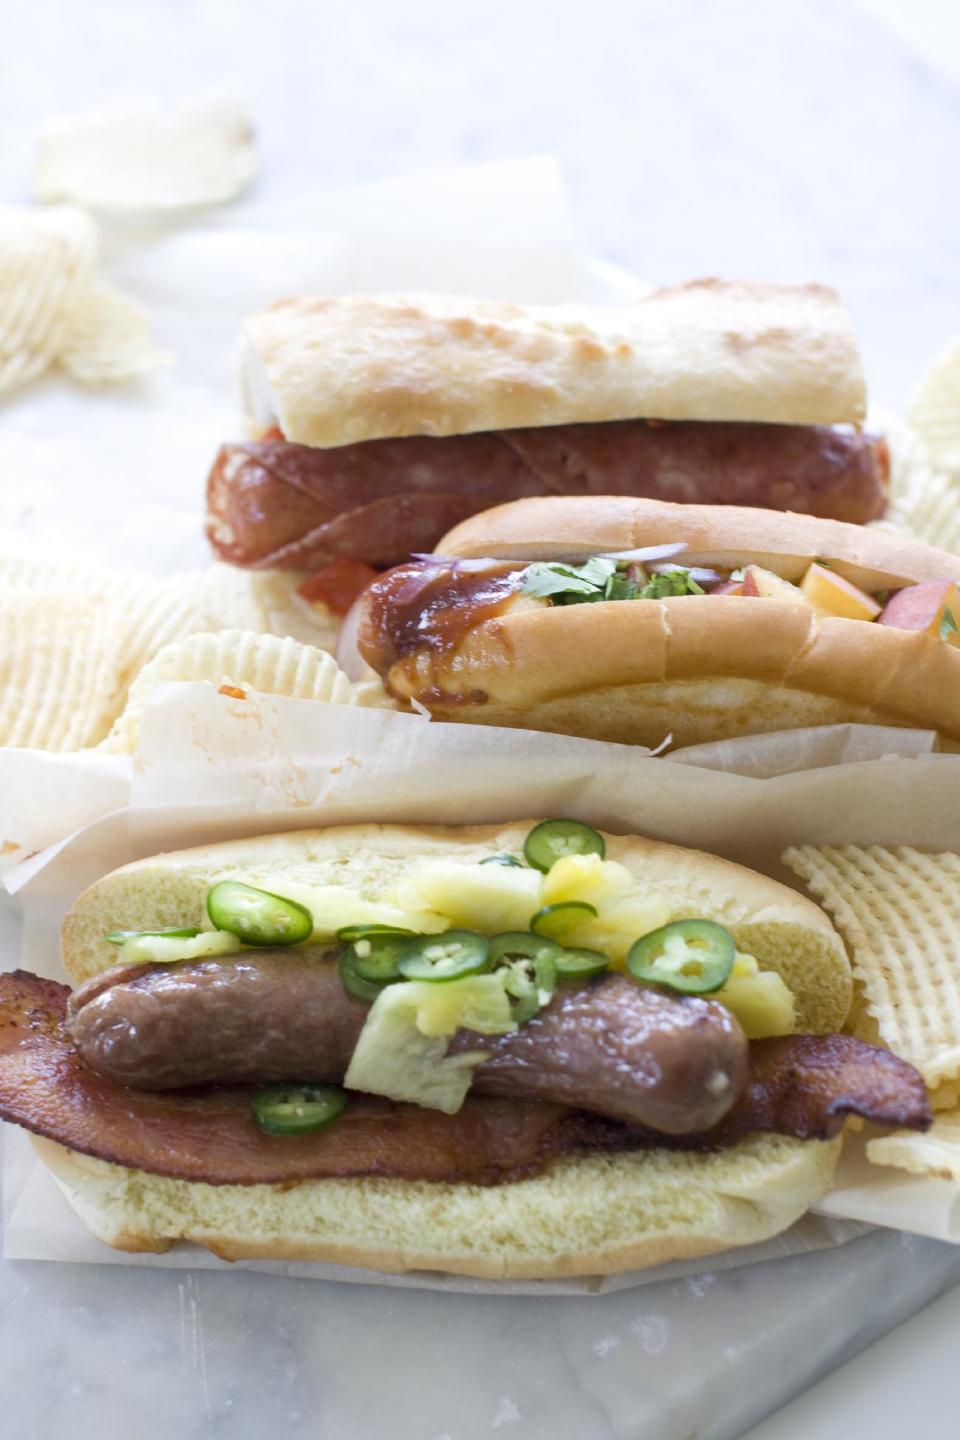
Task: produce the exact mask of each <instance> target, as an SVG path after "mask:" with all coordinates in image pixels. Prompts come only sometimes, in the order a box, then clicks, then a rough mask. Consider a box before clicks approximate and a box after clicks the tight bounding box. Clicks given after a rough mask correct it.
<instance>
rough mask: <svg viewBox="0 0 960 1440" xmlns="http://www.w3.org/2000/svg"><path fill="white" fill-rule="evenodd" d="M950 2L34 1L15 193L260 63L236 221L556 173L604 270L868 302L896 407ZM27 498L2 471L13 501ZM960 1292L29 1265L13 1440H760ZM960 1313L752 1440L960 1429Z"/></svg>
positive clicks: (21, 14) (932, 252) (776, 1275)
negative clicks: (102, 120) (376, 190)
mask: <svg viewBox="0 0 960 1440" xmlns="http://www.w3.org/2000/svg"><path fill="white" fill-rule="evenodd" d="M955 8H956V7H951V6H950V5H949V4H940V5H936V4H931V3H929V0H926V3H925V0H914V3H913V4H912V5H910V6H909V7H907V6H901V7H900V13H899V15H898V16H897V17H896V18H897V21H898V33H894V32H892V31H891V30H889V29H887V28H885V27H884V26H883V25H881V24H880V23H878V21H877V20H876V19H875V18H874V17H873V16H871V15H870V14H868V13H866V12H868V11H870V10H871V9H874V10H880V11H883V10H887V11H889V10H890V9H891V6H890V5H889V4H886V5H884V4H879V3H877V4H875V5H872V4H870V3H864V4H863V5H861V6H856V5H853V4H851V3H834V0H781V3H779V4H777V5H775V6H774V5H769V4H768V3H765V0H752V3H750V0H746V3H745V0H740V3H733V0H728V3H723V4H721V3H713V0H672V3H645V0H640V3H636V0H635V3H629V0H619V3H617V0H595V3H593V4H592V5H591V6H590V7H588V9H586V10H585V9H584V7H582V6H579V5H576V6H575V5H573V4H572V3H566V0H554V3H547V0H538V3H529V4H522V3H520V4H518V3H516V0H485V3H481V0H464V3H458V4H456V5H452V6H451V5H446V6H444V5H441V4H440V3H439V0H415V3H400V4H390V3H389V0H343V3H336V0H328V3H325V4H323V5H309V4H306V3H294V0H282V3H278V4H274V5H273V6H263V5H254V4H252V3H237V0H232V3H230V0H194V3H188V0H180V3H170V0H167V3H161V0H137V3H135V4H130V3H124V0H91V3H88V4H86V5H84V6H82V7H81V6H77V7H66V6H64V5H63V4H62V3H58V0H31V4H29V5H27V6H21V7H16V9H15V10H14V9H13V8H12V7H8V13H6V14H5V16H4V50H3V57H2V60H0V65H2V80H0V126H2V132H0V133H2V134H3V137H4V143H3V145H2V147H0V198H3V199H20V198H25V196H26V188H27V187H26V177H27V173H28V168H29V161H30V155H31V148H32V144H33V138H34V136H35V134H36V130H37V128H38V126H39V124H40V122H41V121H42V119H43V118H44V116H46V115H47V114H50V113H55V112H58V111H63V110H68V109H70V108H75V107H81V106H87V105H90V104H93V103H98V102H100V101H102V100H106V99H112V98H114V97H116V96H117V95H118V94H122V93H128V94H129V93H137V92H138V91H140V90H151V91H157V92H160V93H165V94H171V95H172V94H177V93H181V92H183V91H186V90H189V89H193V88H196V87H198V86H204V85H208V84H210V83H213V82H217V81H219V80H221V79H222V78H224V77H230V76H233V77H236V78H237V79H239V80H240V81H241V82H242V83H244V84H246V85H247V87H248V88H249V89H250V91H251V93H252V94H253V96H254V99H255V103H256V110H257V115H258V118H259V120H260V122H261V131H262V149H263V159H264V169H263V178H262V180H261V182H260V184H259V186H258V187H257V189H256V191H255V192H254V193H253V194H252V195H251V196H250V197H249V199H247V200H245V201H243V202H242V203H241V204H239V205H238V206H236V207H233V208H232V209H231V210H230V211H228V212H224V213H223V214H222V215H219V216H216V217H213V218H212V219H211V221H210V224H211V225H212V226H213V227H225V226H233V225H237V224H244V225H248V226H249V225H274V226H279V225H282V224H288V223H290V222H291V220H295V219H296V217H297V216H298V215H299V214H303V213H304V201H305V198H307V197H309V194H310V192H311V190H313V189H315V188H316V187H317V186H318V185H327V184H330V183H343V182H348V181H354V180H357V179H366V178H378V177H388V176H393V175H400V174H405V173H411V172H415V171H419V170H425V169H429V168H431V167H433V166H436V165H440V164H446V163H450V162H458V161H463V160H480V159H488V158H498V157H503V156H507V155H512V154H522V153H530V152H534V151H550V152H555V153H556V154H557V155H558V156H559V157H560V160H561V163H562V165H563V168H564V173H565V175H566V178H567V181H568V184H569V188H570V192H571V196H572V200H573V207H574V215H575V220H576V226H577V230H578V233H579V237H580V240H581V243H582V245H583V246H584V247H585V248H587V249H589V250H590V251H591V252H592V253H595V254H598V255H601V256H606V257H607V258H610V259H613V260H617V261H619V262H621V263H623V264H626V265H627V266H629V267H630V268H632V269H633V270H634V271H636V272H637V273H640V274H643V275H645V276H648V277H651V278H653V279H657V280H660V279H663V280H672V279H677V278H683V277H686V276H688V275H690V274H697V273H706V272H711V271H719V272H727V273H741V274H746V273H752V274H764V275H768V276H773V277H782V278H798V277H805V276H811V277H813V276H816V277H818V278H822V279H826V280H830V281H833V282H834V283H836V284H838V285H839V286H840V287H841V288H842V290H843V291H844V293H845V295H846V296H847V299H848V302H849V304H850V307H851V309H852V311H853V313H854V316H855V319H856V321H857V324H858V327H859V329H860V332H861V335H862V337H863V341H864V349H865V354H866V359H867V365H868V372H869V376H870V380H871V383H872V386H873V390H874V394H875V396H876V398H878V399H879V400H881V401H882V402H883V403H885V404H887V405H893V406H895V405H897V404H898V403H900V402H902V399H903V396H904V393H905V391H906V389H907V388H908V386H909V384H910V383H911V381H912V380H913V379H914V378H915V377H916V375H917V373H918V370H919V368H920V367H921V365H922V364H923V363H924V361H925V360H926V359H928V358H929V356H930V354H931V353H932V352H933V351H934V350H935V349H936V348H937V347H938V346H939V345H940V344H941V343H943V342H944V341H945V340H946V339H947V338H949V337H950V336H952V335H953V334H954V333H955V332H956V331H958V330H960V275H958V271H957V267H956V256H957V254H958V252H960V243H958V242H960V192H958V189H957V186H956V183H955V156H956V154H957V152H958V149H960V104H958V100H960V88H958V84H957V78H956V77H957V73H958V70H957V65H956V61H955V59H954V61H953V63H952V64H951V57H950V53H949V50H948V48H947V46H948V41H949V35H950V32H949V30H948V29H947V28H945V22H946V21H949V19H950V15H949V13H948V12H949V11H951V9H952V10H953V11H955ZM908 11H909V14H907V12H908ZM911 16H912V17H914V19H915V20H916V22H918V27H919V28H915V27H913V26H912V25H911ZM938 17H939V19H938ZM954 21H955V15H954ZM931 27H932V28H931ZM904 32H905V33H904ZM952 33H953V35H954V36H956V23H954V27H953V32H952ZM914 34H917V35H918V36H919V38H918V40H917V44H918V45H919V46H920V48H913V45H912V43H911V41H912V37H913V36H914ZM931 37H932V38H931ZM958 53H960V52H958ZM941 57H942V63H940V62H941ZM502 223H503V224H504V227H505V230H507V231H508V230H509V217H504V219H503V222H502ZM383 226H384V231H385V233H390V232H391V231H394V232H397V233H398V235H400V236H401V237H402V232H403V229H404V217H403V216H402V214H398V213H396V212H395V211H391V210H390V208H389V206H387V207H385V212H384V216H383ZM282 285H283V277H278V279H277V287H278V288H282ZM7 413H9V412H7ZM92 413H93V412H91V414H92ZM5 418H6V417H5V415H3V414H2V413H0V446H2V441H3V425H4V422H5ZM41 438H42V434H41ZM19 483H20V482H19V481H18V480H17V479H16V478H14V477H12V476H11V475H10V473H9V471H4V472H3V473H0V498H4V497H3V495H2V491H3V490H5V491H6V492H7V494H6V498H9V495H10V489H11V486H14V485H18V484H19ZM64 483H65V484H68V483H69V481H67V480H65V481H64ZM181 484H182V482H181ZM183 523H184V524H186V523H187V522H186V520H185V519H184V522H183ZM184 533H186V531H185V532H184ZM0 943H2V939H0ZM8 943H9V942H8ZM8 953H9V952H8ZM958 1278H960V1252H955V1251H952V1250H949V1249H947V1248H945V1247H941V1246H938V1245H935V1244H933V1243H931V1242H926V1241H912V1240H909V1239H902V1238H900V1237H897V1236H893V1235H888V1234H877V1235H873V1236H868V1237H866V1238H864V1239H862V1240H859V1241H856V1242H854V1243H853V1244H852V1245H850V1246H847V1247H845V1248H844V1249H842V1250H840V1251H836V1252H828V1253H822V1254H818V1255H811V1256H805V1257H800V1258H796V1259H793V1260H790V1261H786V1262H777V1263H776V1264H768V1265H765V1266H761V1267H755V1268H752V1269H750V1270H744V1271H741V1272H734V1273H731V1274H728V1275H724V1276H717V1277H716V1278H715V1279H711V1278H710V1276H709V1275H705V1276H704V1277H703V1278H702V1279H700V1280H697V1281H678V1282H673V1283H672V1284H667V1285H663V1286H658V1287H656V1288H655V1289H649V1288H648V1289H645V1290H642V1291H636V1292H626V1293H621V1294H617V1295H610V1296H605V1297H602V1298H595V1299H585V1300H559V1301H558V1300H542V1299H526V1298H525V1299H514V1300H509V1301H508V1300H500V1299H490V1298H484V1299H467V1298H464V1297H456V1296H446V1295H445V1296H437V1295H431V1294H427V1293H423V1294H415V1295H411V1294H409V1293H397V1292H389V1291H385V1290H381V1289H366V1288H363V1287H344V1286H333V1285H320V1284H315V1283H311V1282H305V1281H290V1280H285V1279H279V1278H275V1277H270V1276H260V1275H250V1274H242V1273H239V1272H238V1273H225V1274H221V1273H206V1274H196V1275H193V1274H184V1273H183V1272H180V1273H174V1272H163V1273H160V1272H154V1271H147V1270H137V1269H135V1268H130V1269H124V1270H118V1269H116V1268H114V1267H99V1266H67V1265H53V1264H42V1263H28V1262H5V1263H3V1264H0V1395H2V1397H3V1401H4V1407H5V1413H6V1414H7V1415H9V1416H10V1417H11V1418H10V1421H8V1423H7V1425H5V1426H4V1431H5V1433H10V1434H11V1435H16V1436H17V1437H19V1436H21V1435H22V1436H24V1437H26V1440H55V1437H59V1436H61V1435H62V1434H64V1433H66V1432H68V1431H69V1433H70V1434H71V1435H72V1436H74V1437H76V1440H86V1437H87V1436H94V1435H95V1436H96V1437H97V1440H112V1437H114V1436H117V1437H120V1436H124V1437H126V1436H129V1435H132V1436H136V1437H137V1440H154V1437H157V1440H159V1437H161V1436H162V1437H163V1440H168V1437H169V1436H171V1435H175V1436H178V1437H179V1436H183V1437H187V1440H189V1437H193V1436H198V1437H206V1436H215V1435H222V1436H229V1437H238V1440H245V1437H259V1436H265V1435H271V1436H272V1435H274V1434H278V1433H280V1434H284V1433H285V1434H288V1435H290V1436H305V1437H307V1436H309V1437H321V1440H328V1437H329V1440H340V1437H343V1440H366V1437H367V1436H374V1435H381V1434H388V1433H389V1434H390V1435H391V1436H392V1437H395V1440H407V1437H411V1440H413V1437H416V1440H421V1437H422V1440H443V1437H449V1440H474V1437H476V1436H484V1435H487V1434H488V1433H489V1432H491V1431H494V1430H496V1431H499V1430H504V1431H505V1432H506V1433H508V1434H515V1435H517V1436H524V1437H528V1436H529V1437H536V1436H541V1435H542V1436H549V1437H550V1440H566V1437H576V1440H640V1437H643V1440H661V1437H663V1440H685V1437H688V1436H690V1435H692V1434H697V1435H698V1436H702V1437H726V1436H734V1435H737V1434H739V1433H741V1432H742V1431H743V1429H744V1427H745V1426H748V1425H750V1424H753V1423H754V1422H756V1421H757V1420H758V1419H759V1418H760V1417H761V1416H762V1415H763V1414H764V1413H765V1412H766V1411H767V1410H769V1409H770V1408H771V1407H772V1406H774V1405H776V1404H778V1403H782V1401H783V1400H784V1399H786V1398H787V1397H788V1396H789V1395H791V1394H793V1393H795V1392H797V1391H798V1390H801V1389H802V1388H803V1387H804V1386H806V1385H808V1384H810V1383H811V1382H812V1381H814V1380H815V1379H817V1378H818V1377H819V1376H821V1375H823V1374H825V1373H826V1372H827V1371H829V1370H830V1369H831V1368H833V1367H834V1366H835V1365H837V1363H838V1362H839V1361H840V1360H841V1359H843V1358H845V1357H846V1356H849V1355H851V1354H853V1353H854V1352H855V1351H856V1350H858V1349H859V1348H861V1347H862V1346H864V1345H865V1344H867V1343H868V1342H869V1341H870V1340H871V1339H872V1338H874V1337H875V1336H876V1335H878V1334H880V1333H882V1332H883V1330H885V1329H888V1328H889V1327H890V1326H891V1325H894V1324H896V1323H897V1322H898V1321H899V1320H900V1319H902V1318H904V1317H905V1316H907V1315H908V1314H910V1313H911V1312H912V1311H913V1310H915V1309H916V1308H917V1307H918V1306H920V1305H922V1304H923V1303H924V1302H925V1301H926V1300H928V1299H929V1298H930V1297H931V1296H933V1295H935V1294H937V1293H938V1292H940V1291H941V1290H944V1289H946V1288H948V1287H949V1286H951V1285H953V1284H955V1283H956V1281H957V1280H958ZM958 1319H960V1292H957V1291H954V1292H953V1293H952V1294H951V1295H948V1296H946V1297H945V1298H944V1300H942V1301H941V1302H939V1304H938V1305H937V1306H934V1307H932V1308H931V1309H930V1310H928V1311H926V1312H924V1314H923V1315H921V1316H920V1317H918V1319H916V1320H914V1321H913V1322H911V1324H910V1325H909V1326H907V1327H906V1328H905V1329H904V1330H902V1331H900V1332H897V1333H896V1334H894V1335H892V1336H890V1337H888V1338H887V1339H886V1340H884V1341H882V1342H881V1344H880V1346H878V1347H876V1348H874V1349H872V1350H870V1351H867V1352H866V1353H865V1354H864V1355H863V1356H861V1357H860V1358H859V1359H858V1360H856V1361H854V1362H853V1364H852V1365H851V1366H848V1367H846V1368H845V1369H843V1370H841V1371H839V1372H838V1373H837V1374H835V1375H833V1376H831V1377H830V1378H829V1379H828V1380H826V1381H824V1382H822V1384H821V1385H820V1386H818V1387H817V1388H816V1389H814V1390H813V1391H811V1392H809V1393H808V1394H807V1395H805V1396H803V1397H802V1398H801V1399H800V1400H798V1401H796V1402H795V1403H794V1405H792V1406H790V1407H788V1408H787V1409H786V1410H784V1411H782V1412H781V1413H780V1414H779V1415H777V1416H775V1417H773V1418H772V1419H771V1420H769V1421H767V1422H766V1423H765V1424H764V1425H763V1426H761V1427H760V1429H759V1430H757V1431H756V1432H755V1440H799V1437H801V1436H807V1435H809V1434H811V1433H816V1434H818V1435H819V1436H820V1437H821V1440H834V1437H836V1440H840V1437H841V1436H842V1435H860V1434H864V1433H869V1434H870V1435H871V1436H872V1437H873V1440H887V1437H893V1436H894V1435H897V1436H899V1435H900V1434H901V1433H902V1431H903V1429H904V1427H905V1425H908V1424H910V1423H911V1422H913V1425H914V1428H916V1417H917V1414H918V1412H919V1408H920V1406H921V1405H922V1407H923V1411H924V1415H925V1420H926V1422H927V1425H928V1428H929V1429H930V1430H932V1429H934V1427H935V1426H936V1427H937V1428H939V1429H940V1430H941V1431H942V1433H944V1434H949V1433H952V1426H953V1425H954V1423H955V1421H954V1420H951V1419H950V1418H949V1417H951V1416H953V1417H955V1415H956V1413H957V1407H958V1405H960V1383H958V1381H957V1378H956V1366H955V1363H954V1361H953V1359H952V1351H949V1352H948V1351H947V1349H946V1346H947V1344H948V1343H949V1335H950V1328H951V1325H952V1327H953V1333H954V1334H955V1333H956V1328H955V1327H956V1323H957V1321H958ZM691 1376H693V1377H694V1379H695V1383H693V1384H692V1385H691ZM936 1406H941V1407H942V1415H941V1417H940V1419H939V1423H938V1420H937V1417H936V1415H935V1413H934V1407H936ZM8 1427H9V1429H8Z"/></svg>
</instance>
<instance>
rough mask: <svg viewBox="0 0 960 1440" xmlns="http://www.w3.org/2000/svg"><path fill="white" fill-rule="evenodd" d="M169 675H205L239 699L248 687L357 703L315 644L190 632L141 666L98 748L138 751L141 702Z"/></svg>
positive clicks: (234, 632)
mask: <svg viewBox="0 0 960 1440" xmlns="http://www.w3.org/2000/svg"><path fill="white" fill-rule="evenodd" d="M169 680H206V681H209V682H210V683H211V684H213V685H218V686H226V687H228V690H229V692H230V693H235V694H237V696H238V698H239V697H242V696H243V694H244V693H245V692H246V691H247V690H248V689H249V690H255V691H258V692H260V693H261V694H265V695H285V696H289V697H290V698H292V699H295V700H326V701H328V702H329V703H331V704H334V705H355V704H356V703H357V701H356V697H355V695H354V687H353V685H352V684H351V682H350V681H349V679H348V678H347V676H346V675H344V673H343V671H342V670H341V669H340V667H339V665H338V664H337V662H336V661H335V660H334V658H333V656H332V655H328V654H327V652H326V651H324V650H318V649H317V648H316V647H315V646H312V645H301V644H299V643H298V642H297V641H296V640H292V639H290V638H289V637H281V636H279V635H259V634H253V633H251V632H249V631H243V630H221V631H219V632H218V633H216V634H212V635H190V636H188V638H187V639H186V640H180V641H178V642H177V643H176V644H173V645H167V646H165V647H164V648H163V649H162V650H161V651H160V653H159V654H158V655H156V656H155V657H154V659H153V660H151V661H150V663H149V664H148V665H145V666H144V668H143V670H141V672H140V674H139V675H138V676H137V678H136V679H135V680H134V682H133V684H132V685H131V686H130V691H129V694H128V696H127V703H126V708H125V709H124V711H123V714H122V715H121V716H120V718H119V719H118V720H117V722H116V724H115V725H114V726H113V729H112V730H111V732H110V734H109V736H108V737H107V739H106V740H105V741H104V742H103V745H102V747H101V748H102V749H104V750H108V751H111V752H115V753H117V752H119V753H122V754H132V753H133V752H134V751H135V750H136V748H137V738H138V736H139V733H140V717H141V715H142V713H143V707H144V705H145V704H146V702H147V699H148V698H149V696H150V693H151V691H152V690H153V689H154V688H155V686H157V685H160V684H162V683H163V682H164V681H169Z"/></svg>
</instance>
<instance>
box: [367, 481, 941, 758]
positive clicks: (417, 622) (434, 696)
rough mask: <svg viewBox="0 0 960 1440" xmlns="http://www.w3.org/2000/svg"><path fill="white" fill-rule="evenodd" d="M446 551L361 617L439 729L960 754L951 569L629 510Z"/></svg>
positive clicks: (450, 542) (890, 543)
mask: <svg viewBox="0 0 960 1440" xmlns="http://www.w3.org/2000/svg"><path fill="white" fill-rule="evenodd" d="M441 551H442V553H441V554H438V555H437V556H436V557H435V558H434V557H424V558H422V559H420V560H417V561H411V562H409V563H408V564H406V565H402V566H398V567H396V568H394V569H393V570H389V571H387V572H386V573H385V574H383V575H381V576H380V577H379V578H378V579H377V580H375V581H374V582H373V583H372V584H371V585H370V587H369V588H368V589H367V591H366V592H365V593H364V594H363V595H362V596H361V598H360V600H359V601H358V604H357V607H356V611H355V614H354V616H353V617H352V621H353V623H354V624H355V627H356V628H355V633H356V636H357V645H358V649H359V655H360V657H361V659H362V661H364V662H366V664H367V665H369V666H370V667H371V668H372V670H373V671H374V672H375V673H376V674H378V675H379V676H380V678H381V679H382V681H383V682H384V684H385V686H386V688H387V689H388V690H389V691H390V693H391V694H392V695H393V696H395V697H396V698H397V699H400V700H406V701H413V702H416V703H417V704H419V705H421V706H425V707H426V708H427V709H428V710H429V711H430V712H431V714H433V715H434V716H435V717H436V718H438V719H442V720H453V721H461V722H463V721H466V722H472V723H477V724H487V725H506V726H515V725H518V726H522V727H524V728H527V729H539V730H553V731H559V732H561V733H566V734H573V735H583V736H588V737H591V738H595V739H603V740H614V741H620V742H624V743H628V744H630V743H634V744H642V745H649V746H657V745H660V744H661V742H662V741H663V740H664V738H665V737H666V736H668V735H670V736H672V739H673V743H674V744H676V745H685V744H698V743H701V742H705V741H711V740H720V739H727V738H729V737H731V736H737V735H749V734H758V733H762V732H763V731H767V730H782V729H790V728H794V727H798V726H805V725H819V724H834V723H843V722H848V721H859V722H864V723H874V724H884V725H904V726H911V727H914V728H920V729H929V730H935V731H937V732H938V734H939V735H940V736H941V741H942V743H943V744H946V745H949V746H955V745H957V744H960V718H958V717H960V653H958V649H957V645H958V641H960V591H958V589H957V586H958V582H960V560H958V558H957V557H956V556H955V555H950V554H947V553H945V552H941V551H938V550H934V549H932V548H931V547H929V546H926V545H922V544H920V543H919V542H916V541H908V540H904V539H902V538H900V537H897V536H894V535H892V534H887V533H885V532H882V531H878V530H864V529H862V528H861V527H859V526H851V525H845V524H843V523H840V522H836V521H829V520H821V519H817V518H814V517H812V516H805V515H779V514H776V513H774V512H772V511H768V510H754V509H750V508H746V507H744V508H742V509H738V508H735V507H732V506H694V505H667V504H663V503H659V502H656V501H644V500H630V499H627V498H625V497H597V498H593V499H555V498H554V499H540V500H524V501H518V502H517V503H515V504H511V505H504V506H500V507H499V508H497V509H496V510H491V511H488V512H486V513H485V514H484V515H478V516H475V517H474V518H473V519H471V520H468V521H466V522H465V523H464V524H463V525H460V526H458V527H457V528H456V529H455V530H453V531H452V532H451V533H450V534H449V535H448V536H446V537H445V538H444V539H443V541H442V542H441ZM355 659H356V657H354V661H355ZM344 661H345V662H346V663H349V658H348V657H344ZM342 663H344V662H342Z"/></svg>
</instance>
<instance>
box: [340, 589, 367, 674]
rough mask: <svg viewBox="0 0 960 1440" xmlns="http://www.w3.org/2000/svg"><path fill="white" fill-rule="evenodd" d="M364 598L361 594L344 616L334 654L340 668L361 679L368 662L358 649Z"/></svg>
mask: <svg viewBox="0 0 960 1440" xmlns="http://www.w3.org/2000/svg"><path fill="white" fill-rule="evenodd" d="M362 599H363V596H362V595H361V596H359V597H358V598H357V599H356V600H355V601H354V602H353V604H352V605H351V607H350V609H349V610H348V611H347V613H346V615H345V616H344V620H343V624H342V625H341V626H340V634H339V635H338V636H337V649H336V652H335V655H334V659H335V660H336V662H337V664H338V665H339V666H340V669H341V670H342V671H343V672H344V674H345V675H347V676H348V677H349V679H351V680H359V679H361V678H362V676H363V675H364V673H365V672H366V668H367V662H366V661H365V660H364V658H363V656H362V655H361V654H360V651H359V650H358V649H357V631H358V629H359V628H360V602H361V601H362Z"/></svg>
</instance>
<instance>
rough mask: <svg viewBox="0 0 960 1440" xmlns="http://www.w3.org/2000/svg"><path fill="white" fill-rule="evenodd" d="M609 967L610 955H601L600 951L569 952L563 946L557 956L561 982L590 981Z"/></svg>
mask: <svg viewBox="0 0 960 1440" xmlns="http://www.w3.org/2000/svg"><path fill="white" fill-rule="evenodd" d="M609 965H610V957H609V955H601V953H600V951H599V950H567V949H564V948H563V947H562V946H561V948H560V954H559V955H558V956H557V974H558V975H559V976H560V979H561V980H589V979H590V976H591V975H599V974H600V972H601V971H602V970H606V969H607V968H608V967H609Z"/></svg>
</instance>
